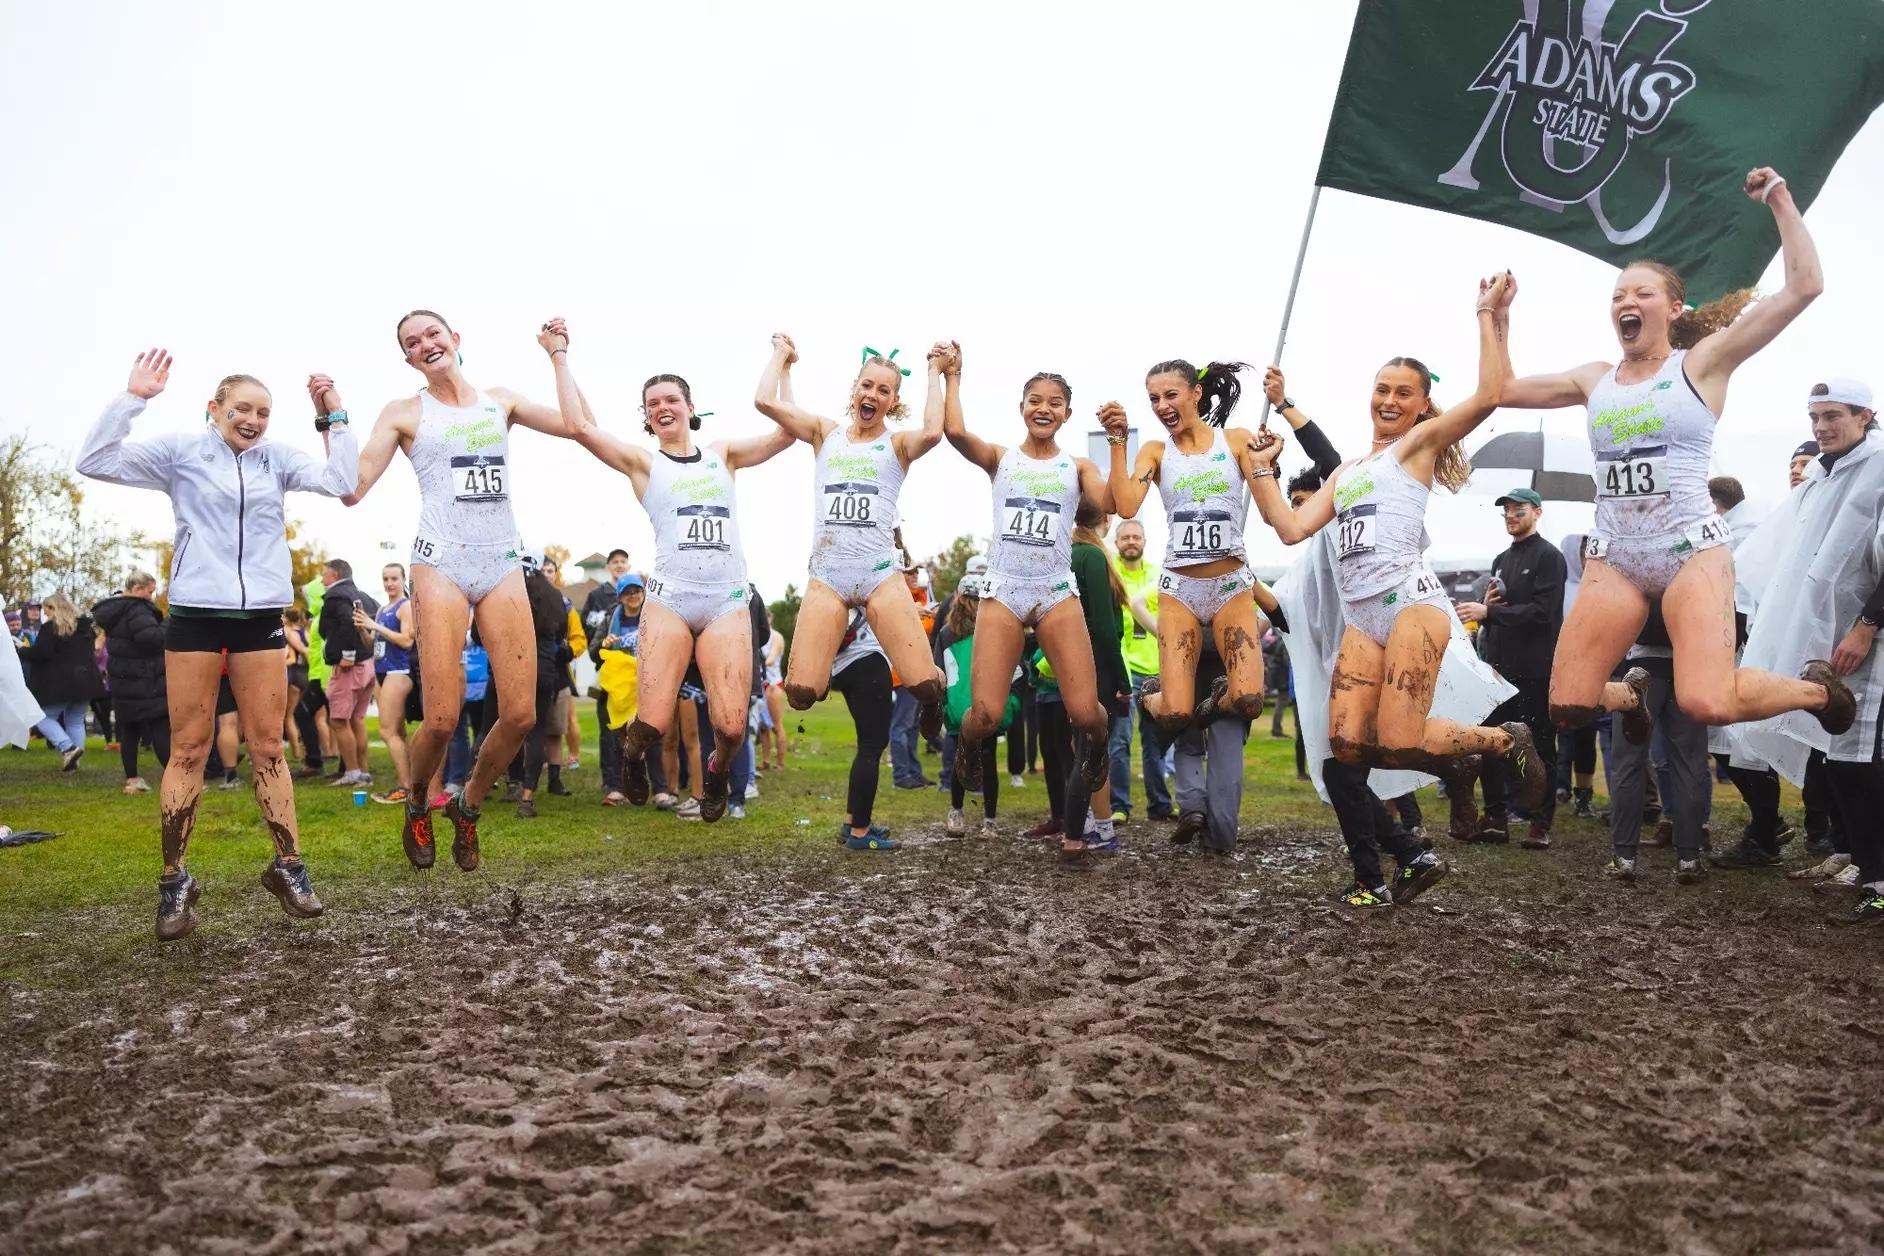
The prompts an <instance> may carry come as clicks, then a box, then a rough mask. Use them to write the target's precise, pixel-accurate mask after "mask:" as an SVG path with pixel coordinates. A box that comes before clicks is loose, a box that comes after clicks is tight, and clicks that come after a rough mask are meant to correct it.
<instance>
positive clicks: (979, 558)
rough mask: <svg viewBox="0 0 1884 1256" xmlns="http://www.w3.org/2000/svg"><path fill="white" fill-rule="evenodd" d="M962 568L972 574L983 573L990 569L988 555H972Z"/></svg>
mask: <svg viewBox="0 0 1884 1256" xmlns="http://www.w3.org/2000/svg"><path fill="white" fill-rule="evenodd" d="M962 570H963V571H965V572H967V573H968V574H969V575H971V576H979V575H982V574H983V573H985V572H986V571H987V570H988V560H987V558H986V556H984V555H981V554H974V555H971V556H970V557H969V559H968V565H967V566H966V567H964V568H962Z"/></svg>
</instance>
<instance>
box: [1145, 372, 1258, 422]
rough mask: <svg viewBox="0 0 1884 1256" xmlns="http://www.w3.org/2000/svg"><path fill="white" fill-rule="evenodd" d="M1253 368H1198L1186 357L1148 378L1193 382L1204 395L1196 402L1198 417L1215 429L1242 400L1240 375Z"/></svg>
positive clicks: (1151, 374)
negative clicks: (1168, 376) (1175, 377)
mask: <svg viewBox="0 0 1884 1256" xmlns="http://www.w3.org/2000/svg"><path fill="white" fill-rule="evenodd" d="M1252 369H1254V368H1252V367H1251V366H1250V364H1249V363H1247V362H1211V363H1209V364H1207V365H1206V366H1204V367H1203V368H1201V369H1199V368H1198V367H1195V366H1192V365H1191V364H1190V363H1189V362H1187V361H1185V360H1184V359H1183V358H1172V359H1170V360H1169V361H1166V362H1160V363H1158V365H1156V366H1154V367H1152V368H1151V369H1150V370H1149V371H1146V372H1145V378H1146V379H1150V378H1151V377H1152V376H1153V375H1165V374H1172V375H1181V376H1183V377H1184V378H1185V379H1188V380H1191V381H1192V382H1194V383H1195V384H1196V385H1197V386H1198V387H1199V388H1201V389H1202V390H1203V393H1204V395H1203V396H1202V397H1201V398H1200V399H1199V400H1198V403H1197V417H1198V418H1200V419H1202V420H1203V421H1204V422H1206V423H1208V424H1209V425H1210V426H1212V427H1222V426H1223V425H1224V424H1225V423H1226V422H1228V421H1229V418H1230V412H1231V411H1232V410H1234V409H1236V403H1237V402H1239V401H1241V400H1242V399H1243V381H1242V380H1241V379H1239V378H1237V372H1238V371H1248V370H1252Z"/></svg>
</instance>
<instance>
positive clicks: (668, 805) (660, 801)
mask: <svg viewBox="0 0 1884 1256" xmlns="http://www.w3.org/2000/svg"><path fill="white" fill-rule="evenodd" d="M628 801H629V802H631V803H633V802H634V801H635V800H634V799H632V798H630V799H629V800H628ZM635 805H636V806H640V805H641V804H639V803H635ZM679 806H680V799H678V798H676V797H675V796H674V795H672V794H656V795H655V796H654V809H655V810H656V811H673V810H675V809H676V808H678V807H679Z"/></svg>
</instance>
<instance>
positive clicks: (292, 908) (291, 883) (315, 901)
mask: <svg viewBox="0 0 1884 1256" xmlns="http://www.w3.org/2000/svg"><path fill="white" fill-rule="evenodd" d="M262 888H263V889H264V890H267V891H268V892H269V893H270V894H273V895H274V896H275V897H276V898H278V899H280V900H281V910H283V911H285V912H287V913H288V914H289V915H290V916H294V917H296V918H298V919H301V920H311V919H313V918H314V917H315V916H318V915H320V914H321V912H322V911H324V910H325V909H324V908H323V907H322V906H321V900H320V899H319V898H318V897H317V896H316V895H315V893H314V882H312V881H310V880H309V879H308V875H307V865H306V864H304V863H302V862H301V861H300V860H298V859H297V860H295V861H294V862H293V863H291V864H287V863H283V862H281V860H280V859H276V860H275V862H273V863H271V864H269V865H268V869H267V871H265V872H263V873H262Z"/></svg>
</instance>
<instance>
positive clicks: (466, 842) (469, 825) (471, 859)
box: [445, 798, 484, 872]
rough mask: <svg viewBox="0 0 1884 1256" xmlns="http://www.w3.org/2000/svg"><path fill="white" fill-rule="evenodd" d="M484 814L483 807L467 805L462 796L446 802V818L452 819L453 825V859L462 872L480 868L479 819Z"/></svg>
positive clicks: (474, 870)
mask: <svg viewBox="0 0 1884 1256" xmlns="http://www.w3.org/2000/svg"><path fill="white" fill-rule="evenodd" d="M483 814H484V812H483V809H482V808H472V807H467V806H465V805H464V799H462V798H454V799H452V800H451V801H450V802H449V803H447V804H445V818H446V819H447V820H449V821H451V827H452V838H451V861H452V862H453V863H455V864H457V865H458V871H460V872H476V871H477V870H478V863H479V860H480V856H479V854H478V820H479V818H480V817H481V816H482V815H483Z"/></svg>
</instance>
